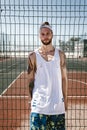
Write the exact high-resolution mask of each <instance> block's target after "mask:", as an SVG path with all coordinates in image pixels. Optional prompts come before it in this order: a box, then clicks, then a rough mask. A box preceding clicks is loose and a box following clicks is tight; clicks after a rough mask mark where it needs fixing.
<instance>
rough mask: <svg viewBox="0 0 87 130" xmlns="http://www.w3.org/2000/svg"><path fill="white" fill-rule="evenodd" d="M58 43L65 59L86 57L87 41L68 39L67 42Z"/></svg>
mask: <svg viewBox="0 0 87 130" xmlns="http://www.w3.org/2000/svg"><path fill="white" fill-rule="evenodd" d="M59 43H60V44H59V47H60V49H62V50H63V51H64V52H65V53H66V57H67V58H81V57H87V39H81V38H70V39H69V40H68V41H67V42H64V41H59Z"/></svg>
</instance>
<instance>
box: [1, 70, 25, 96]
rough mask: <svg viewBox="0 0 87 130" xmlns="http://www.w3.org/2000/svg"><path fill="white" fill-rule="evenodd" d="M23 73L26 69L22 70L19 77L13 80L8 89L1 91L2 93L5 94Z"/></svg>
mask: <svg viewBox="0 0 87 130" xmlns="http://www.w3.org/2000/svg"><path fill="white" fill-rule="evenodd" d="M23 73H24V71H23V72H21V73H20V74H19V75H18V76H17V78H16V79H15V80H13V82H12V83H11V84H10V85H9V86H8V88H6V89H5V90H4V91H3V92H2V93H1V95H3V94H4V93H5V92H6V91H7V90H8V89H9V88H10V87H11V85H12V84H14V82H15V81H16V80H17V79H18V78H19V77H20V76H21V75H22V74H23Z"/></svg>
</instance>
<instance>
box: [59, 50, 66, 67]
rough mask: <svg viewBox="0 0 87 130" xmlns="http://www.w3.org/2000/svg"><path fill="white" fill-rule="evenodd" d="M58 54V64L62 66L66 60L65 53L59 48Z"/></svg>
mask: <svg viewBox="0 0 87 130" xmlns="http://www.w3.org/2000/svg"><path fill="white" fill-rule="evenodd" d="M59 56H60V65H61V66H64V65H65V60H66V55H65V53H64V51H62V50H60V49H59Z"/></svg>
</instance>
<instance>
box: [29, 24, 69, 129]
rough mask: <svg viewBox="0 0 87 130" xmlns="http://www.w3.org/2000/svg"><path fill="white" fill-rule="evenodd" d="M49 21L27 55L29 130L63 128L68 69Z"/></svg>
mask: <svg viewBox="0 0 87 130" xmlns="http://www.w3.org/2000/svg"><path fill="white" fill-rule="evenodd" d="M52 38H53V31H52V28H51V26H50V25H49V23H48V22H44V23H43V24H42V25H41V26H40V39H41V42H42V45H41V47H40V48H38V49H37V50H35V51H34V52H32V53H31V54H29V57H28V83H29V92H30V95H31V114H30V130H65V110H67V72H66V62H65V54H64V53H63V52H62V51H61V50H58V49H57V48H54V46H53V45H52Z"/></svg>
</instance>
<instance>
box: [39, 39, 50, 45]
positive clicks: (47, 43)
mask: <svg viewBox="0 0 87 130" xmlns="http://www.w3.org/2000/svg"><path fill="white" fill-rule="evenodd" d="M41 42H42V43H43V44H44V45H46V46H47V45H49V44H50V43H51V42H52V39H50V40H49V41H48V42H44V41H42V40H41Z"/></svg>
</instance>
